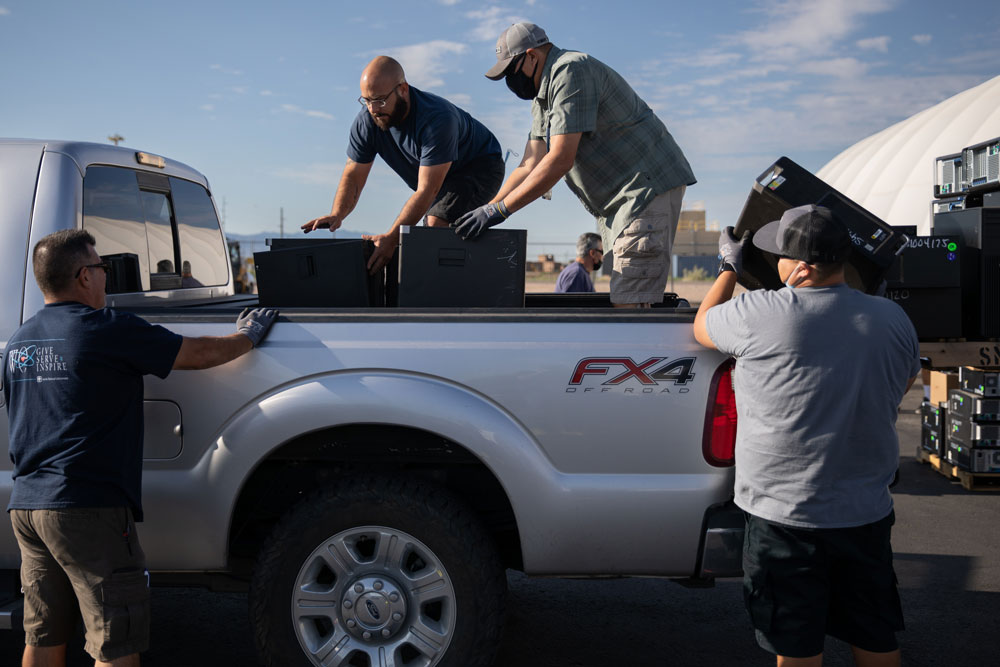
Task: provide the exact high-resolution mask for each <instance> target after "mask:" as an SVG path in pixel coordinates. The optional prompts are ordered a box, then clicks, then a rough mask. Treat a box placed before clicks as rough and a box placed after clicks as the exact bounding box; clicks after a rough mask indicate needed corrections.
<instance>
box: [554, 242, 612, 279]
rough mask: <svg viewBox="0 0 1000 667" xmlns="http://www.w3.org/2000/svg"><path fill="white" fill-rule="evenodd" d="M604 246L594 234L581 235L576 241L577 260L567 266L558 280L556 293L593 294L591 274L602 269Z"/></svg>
mask: <svg viewBox="0 0 1000 667" xmlns="http://www.w3.org/2000/svg"><path fill="white" fill-rule="evenodd" d="M603 257H604V244H603V242H602V241H601V235H600V234H595V233H594V232H586V233H584V234H580V238H578V239H577V240H576V259H575V260H573V261H572V262H570V263H569V264H567V265H566V268H564V269H563V270H562V272H561V273H560V274H559V279H558V280H556V292H593V291H594V282H593V281H592V280H591V279H590V274H591V272H593V271H597V270H598V269H600V268H601V260H602V258H603Z"/></svg>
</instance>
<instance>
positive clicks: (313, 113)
mask: <svg viewBox="0 0 1000 667" xmlns="http://www.w3.org/2000/svg"><path fill="white" fill-rule="evenodd" d="M279 110H280V111H283V112H285V113H294V114H299V115H302V116H308V117H310V118H321V119H323V120H333V119H334V117H333V116H332V115H331V114H328V113H327V112H325V111H317V110H315V109H303V108H302V107H300V106H297V105H295V104H282V105H281V106H280V107H279Z"/></svg>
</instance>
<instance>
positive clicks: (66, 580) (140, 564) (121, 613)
mask: <svg viewBox="0 0 1000 667" xmlns="http://www.w3.org/2000/svg"><path fill="white" fill-rule="evenodd" d="M10 521H11V524H12V525H13V527H14V535H15V536H16V537H17V543H18V546H19V547H20V549H21V587H22V588H23V589H24V633H25V642H26V643H27V644H29V645H31V646H59V645H60V644H65V643H66V642H67V641H68V640H69V639H71V638H72V635H73V631H74V629H75V627H76V619H77V617H78V616H82V618H83V625H84V628H85V632H86V645H85V646H84V648H85V650H86V651H87V653H89V654H90V655H91V657H93V658H94V659H95V660H102V661H106V662H110V661H112V660H114V659H116V658H122V657H125V656H127V655H131V654H133V653H139V652H141V651H144V650H146V649H147V648H148V647H149V617H150V613H149V577H148V575H147V574H146V557H145V555H144V554H143V552H142V547H140V546H139V538H138V536H137V535H136V532H135V523H134V522H133V521H132V513H131V512H130V511H129V510H128V509H126V508H124V507H94V508H77V507H73V508H66V509H47V510H11V512H10Z"/></svg>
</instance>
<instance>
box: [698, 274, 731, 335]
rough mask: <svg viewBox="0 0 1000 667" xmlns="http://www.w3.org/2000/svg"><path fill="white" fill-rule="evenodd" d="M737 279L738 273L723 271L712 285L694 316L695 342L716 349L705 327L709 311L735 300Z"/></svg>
mask: <svg viewBox="0 0 1000 667" xmlns="http://www.w3.org/2000/svg"><path fill="white" fill-rule="evenodd" d="M736 278H737V276H736V272H734V271H723V272H722V273H720V274H719V277H718V278H716V279H715V282H714V283H712V287H711V288H709V290H708V294H706V295H705V298H704V299H702V300H701V305H700V306H698V314H697V315H695V316H694V337H695V340H697V341H698V342H699V343H701V344H702V345H704V346H705V347H707V348H710V349H713V350H714V349H716V348H715V343H714V342H712V338H711V337H710V336H709V335H708V329H707V327H706V326H705V319H706V318H707V316H708V311H709V310H710V309H711V308H713V307H715V306H718V305H719V304H720V303H725V302H727V301H729V300H730V299H731V298H733V292H734V291H735V290H736Z"/></svg>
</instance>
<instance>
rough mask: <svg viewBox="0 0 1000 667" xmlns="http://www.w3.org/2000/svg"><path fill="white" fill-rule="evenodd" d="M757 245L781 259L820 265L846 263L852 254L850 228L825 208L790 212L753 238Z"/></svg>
mask: <svg viewBox="0 0 1000 667" xmlns="http://www.w3.org/2000/svg"><path fill="white" fill-rule="evenodd" d="M753 244H754V245H755V246H757V247H758V248H760V249H761V250H766V251H767V252H770V253H773V254H775V255H778V256H780V257H789V258H791V259H798V260H802V261H803V262H806V263H809V264H815V263H817V262H828V263H834V262H842V261H844V260H845V259H847V255H848V253H849V252H850V250H851V236H850V234H849V233H848V231H847V226H846V225H845V224H844V223H843V222H841V221H840V220H838V219H837V218H836V217H835V216H834V215H833V213H831V212H830V209H828V208H826V207H825V206H815V205H813V204H807V205H805V206H797V207H795V208H790V209H788V210H787V211H785V212H784V213H783V214H782V215H781V219H780V220H775V221H774V222H769V223H767V224H766V225H764V226H763V227H761V228H760V229H758V230H757V231H756V232H755V233H754V235H753Z"/></svg>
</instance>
